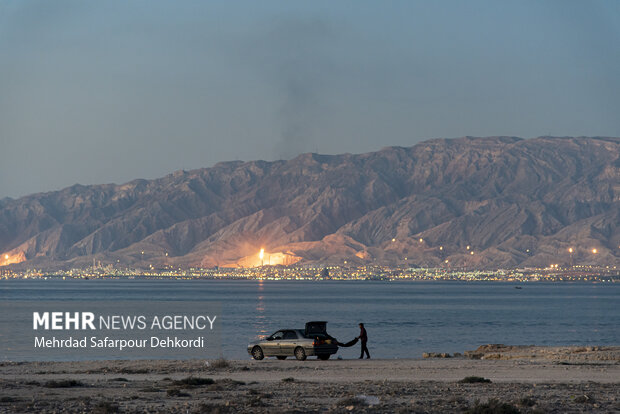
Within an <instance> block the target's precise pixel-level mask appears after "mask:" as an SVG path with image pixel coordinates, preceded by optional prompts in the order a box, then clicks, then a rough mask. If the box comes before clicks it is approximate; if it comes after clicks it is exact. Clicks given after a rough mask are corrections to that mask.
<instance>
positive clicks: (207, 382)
mask: <svg viewBox="0 0 620 414" xmlns="http://www.w3.org/2000/svg"><path fill="white" fill-rule="evenodd" d="M530 348H531V347H530ZM573 350H574V351H575V352H569V351H570V348H561V351H558V352H552V351H550V348H541V347H537V348H536V350H534V352H531V351H532V349H530V350H528V352H525V353H524V352H522V351H523V349H522V348H519V353H522V354H524V355H522V356H515V355H514V353H513V355H512V356H510V357H501V356H500V357H497V356H494V357H492V358H490V359H485V358H481V359H477V358H479V357H480V356H479V355H478V354H479V353H480V352H478V353H477V354H476V356H475V358H476V359H469V358H466V357H462V358H437V359H435V358H433V359H418V360H416V359H407V360H361V361H360V360H330V361H317V360H307V361H304V362H299V361H295V360H286V361H277V360H264V361H224V360H219V361H196V360H194V361H97V362H95V361H93V362H55V363H52V362H28V363H12V362H5V363H0V412H37V413H39V412H42V413H61V412H62V413H65V412H66V413H73V412H75V413H77V412H99V413H111V412H129V413H133V412H136V413H143V412H189V413H199V412H216V413H217V412H220V413H228V412H254V413H277V412H343V413H344V412H390V413H392V412H403V413H405V412H407V413H410V412H412V413H434V412H456V413H458V412H472V413H477V412H480V413H482V412H491V413H492V412H498V413H500V412H502V413H510V412H522V413H556V412H557V413H572V412H575V413H578V412H620V391H619V390H620V387H619V386H618V385H619V382H620V358H618V353H619V352H620V348H617V347H611V348H610V347H607V348H596V349H594V348H593V349H590V350H586V351H583V350H582V351H579V350H578V348H574V349H573ZM477 351H478V350H477ZM512 351H514V349H513V350H512ZM512 351H508V350H506V353H510V352H512ZM489 352H492V353H493V354H497V353H500V354H501V353H502V351H501V350H498V349H497V348H493V349H490V350H489ZM576 354H581V357H580V358H576V357H575V355H576ZM597 354H598V355H600V358H597V356H596V355H597ZM471 376H474V377H478V378H477V379H478V381H481V379H480V378H485V379H488V380H490V381H491V382H473V383H462V382H460V380H463V379H464V378H465V377H471ZM475 380H476V379H472V380H471V381H475ZM485 409H487V411H485Z"/></svg>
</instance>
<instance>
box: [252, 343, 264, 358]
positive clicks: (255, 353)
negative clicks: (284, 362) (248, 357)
mask: <svg viewBox="0 0 620 414" xmlns="http://www.w3.org/2000/svg"><path fill="white" fill-rule="evenodd" d="M252 358H254V359H255V360H257V361H260V360H261V359H263V358H265V354H263V350H262V349H261V347H260V346H255V347H254V348H252Z"/></svg>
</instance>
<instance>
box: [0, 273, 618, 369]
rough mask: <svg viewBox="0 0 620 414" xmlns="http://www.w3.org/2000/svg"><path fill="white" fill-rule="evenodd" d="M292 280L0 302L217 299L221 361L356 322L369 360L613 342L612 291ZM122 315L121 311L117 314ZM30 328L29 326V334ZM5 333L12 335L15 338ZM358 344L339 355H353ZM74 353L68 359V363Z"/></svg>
mask: <svg viewBox="0 0 620 414" xmlns="http://www.w3.org/2000/svg"><path fill="white" fill-rule="evenodd" d="M514 286H515V285H514V284H508V283H484V282H475V283H467V282H462V283H461V282H371V281H360V282H353V281H352V282H337V281H333V282H326V281H322V282H294V281H254V280H238V281H225V280H98V279H96V280H1V281H0V300H2V301H10V300H26V299H27V300H32V299H36V300H66V301H74V300H76V301H77V300H79V301H84V300H102V301H109V302H110V306H114V301H118V300H125V301H126V300H174V301H178V300H180V301H197V300H199V301H216V302H221V303H222V323H223V327H224V332H223V347H222V354H223V356H224V357H226V358H232V359H245V358H248V357H249V356H248V355H247V352H246V345H247V343H248V341H249V340H251V339H253V338H255V337H256V336H257V335H264V334H271V333H273V332H274V331H276V330H278V329H282V328H303V326H304V323H305V322H306V321H308V320H327V321H329V323H328V332H329V333H330V334H331V335H332V336H335V337H337V338H338V339H339V340H340V341H341V342H344V341H348V340H350V339H353V338H354V337H355V336H357V335H358V328H357V324H358V323H359V322H364V323H365V325H366V328H367V331H368V336H369V343H368V345H369V349H370V352H371V355H372V356H373V357H376V358H412V357H413V358H419V357H421V355H422V352H426V351H432V352H463V351H465V350H470V349H475V348H476V347H478V346H479V345H481V344H487V343H504V344H513V345H516V344H536V345H618V344H620V284H596V283H587V284H586V283H555V284H552V283H530V284H524V285H521V286H522V287H523V288H522V289H515V288H514ZM117 310H118V312H119V313H122V309H117ZM28 328H29V327H28ZM14 334H16V335H18V334H19V332H15V333H14ZM358 352H359V345H358V346H356V347H354V348H344V349H341V350H340V351H339V355H341V356H342V357H343V358H353V357H357V356H359V355H358ZM73 358H75V356H73V355H71V354H67V356H66V358H65V359H67V360H71V359H73Z"/></svg>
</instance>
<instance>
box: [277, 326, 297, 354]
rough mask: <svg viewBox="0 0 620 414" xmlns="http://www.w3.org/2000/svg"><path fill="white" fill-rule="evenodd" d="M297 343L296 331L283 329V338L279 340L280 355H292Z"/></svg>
mask: <svg viewBox="0 0 620 414" xmlns="http://www.w3.org/2000/svg"><path fill="white" fill-rule="evenodd" d="M297 343H298V338H297V332H295V331H292V330H290V331H284V338H283V339H282V340H281V341H280V353H281V354H282V355H293V353H294V352H295V347H297Z"/></svg>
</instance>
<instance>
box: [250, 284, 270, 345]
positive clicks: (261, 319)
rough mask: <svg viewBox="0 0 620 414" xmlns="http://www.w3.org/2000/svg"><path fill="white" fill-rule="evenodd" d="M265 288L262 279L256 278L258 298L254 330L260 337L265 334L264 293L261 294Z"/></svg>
mask: <svg viewBox="0 0 620 414" xmlns="http://www.w3.org/2000/svg"><path fill="white" fill-rule="evenodd" d="M264 289H265V285H264V281H263V280H262V279H259V280H258V287H257V291H258V300H257V302H256V313H255V314H254V325H253V326H254V331H255V332H256V334H257V336H259V337H261V336H264V335H267V322H266V315H265V301H264V299H265V295H263V294H262V292H263V290H264Z"/></svg>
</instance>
